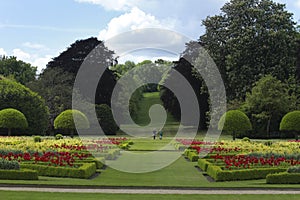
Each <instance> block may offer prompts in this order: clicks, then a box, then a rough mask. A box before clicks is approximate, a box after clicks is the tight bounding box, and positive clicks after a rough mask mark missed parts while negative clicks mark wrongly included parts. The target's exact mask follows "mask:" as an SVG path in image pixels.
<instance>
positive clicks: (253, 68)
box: [200, 0, 297, 99]
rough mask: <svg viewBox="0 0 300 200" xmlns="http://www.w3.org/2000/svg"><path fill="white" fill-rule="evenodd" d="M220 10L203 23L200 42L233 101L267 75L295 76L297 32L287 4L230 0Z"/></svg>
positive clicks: (270, 0) (258, 0)
mask: <svg viewBox="0 0 300 200" xmlns="http://www.w3.org/2000/svg"><path fill="white" fill-rule="evenodd" d="M221 11H222V12H221V14H220V15H216V16H212V17H207V18H206V19H205V20H204V21H203V25H204V26H205V28H206V32H205V34H204V35H203V36H201V37H200V42H201V43H202V44H203V45H204V47H205V48H206V49H207V50H208V51H209V53H210V55H211V56H212V58H213V59H214V60H215V62H216V64H217V66H218V68H219V70H220V72H221V74H222V76H223V78H224V81H225V85H226V89H227V96H228V97H229V98H230V99H236V98H238V99H243V98H244V97H245V95H246V92H249V91H250V89H251V87H252V84H253V83H255V82H256V81H258V80H259V79H260V78H261V77H263V76H264V75H267V74H271V75H273V76H274V77H276V78H277V79H279V80H287V79H288V78H289V77H291V76H295V71H296V67H295V66H296V51H295V50H296V48H297V44H296V40H295V39H296V29H295V23H294V21H293V19H292V16H293V14H291V13H289V12H287V10H286V7H285V5H284V4H280V3H275V2H273V1H272V0H231V1H230V2H228V3H226V4H225V5H224V6H223V7H222V8H221Z"/></svg>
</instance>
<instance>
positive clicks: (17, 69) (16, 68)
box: [0, 56, 37, 85]
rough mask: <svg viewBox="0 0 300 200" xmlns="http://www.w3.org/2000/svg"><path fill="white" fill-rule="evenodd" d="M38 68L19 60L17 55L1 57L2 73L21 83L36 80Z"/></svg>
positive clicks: (0, 68)
mask: <svg viewBox="0 0 300 200" xmlns="http://www.w3.org/2000/svg"><path fill="white" fill-rule="evenodd" d="M36 71H37V68H36V67H33V66H31V64H29V63H25V62H23V61H21V60H17V58H16V57H5V56H3V57H0V74H1V75H3V76H5V77H11V78H13V79H15V80H16V81H18V82H19V83H21V84H23V85H24V84H26V83H28V82H30V81H34V80H35V76H36Z"/></svg>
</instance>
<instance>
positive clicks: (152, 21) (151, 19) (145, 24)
mask: <svg viewBox="0 0 300 200" xmlns="http://www.w3.org/2000/svg"><path fill="white" fill-rule="evenodd" d="M175 24H176V21H175V20H171V19H164V20H158V19H156V18H155V16H153V15H150V14H146V13H145V12H143V11H142V10H140V9H139V8H137V7H134V8H132V9H131V10H130V12H127V13H125V14H123V15H121V16H119V17H115V18H113V19H112V20H111V21H110V22H109V23H108V25H107V28H106V29H104V30H102V31H100V33H99V39H100V40H107V39H109V38H111V37H113V36H116V35H118V34H120V33H123V32H126V31H132V30H136V29H142V28H167V29H172V28H174V27H175Z"/></svg>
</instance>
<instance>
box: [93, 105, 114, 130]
mask: <svg viewBox="0 0 300 200" xmlns="http://www.w3.org/2000/svg"><path fill="white" fill-rule="evenodd" d="M96 114H97V118H98V121H99V124H100V126H101V128H102V130H103V132H104V133H105V134H106V135H116V133H117V131H118V130H119V127H118V126H117V124H116V122H115V120H114V118H113V115H112V111H111V109H110V107H109V106H108V105H106V104H101V105H96Z"/></svg>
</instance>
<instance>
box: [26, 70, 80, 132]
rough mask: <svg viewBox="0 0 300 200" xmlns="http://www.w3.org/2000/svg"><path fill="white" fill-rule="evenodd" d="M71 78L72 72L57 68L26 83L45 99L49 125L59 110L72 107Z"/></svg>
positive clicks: (72, 77) (72, 76)
mask: <svg viewBox="0 0 300 200" xmlns="http://www.w3.org/2000/svg"><path fill="white" fill-rule="evenodd" d="M73 80H74V75H73V74H71V73H69V72H65V71H63V70H62V69H59V68H58V69H49V70H47V71H45V72H44V73H42V74H41V75H40V76H39V77H38V79H37V80H35V81H33V82H30V83H28V84H27V86H28V87H29V88H30V89H31V90H33V91H35V92H37V93H38V94H39V95H41V96H42V97H43V98H44V99H45V102H46V105H47V106H48V108H49V112H50V122H51V123H50V125H51V127H53V122H54V119H55V118H56V117H57V116H58V115H59V114H60V113H61V112H63V111H64V110H67V109H71V107H72V101H71V100H72V91H73V85H72V84H73ZM49 128H50V127H49Z"/></svg>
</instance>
